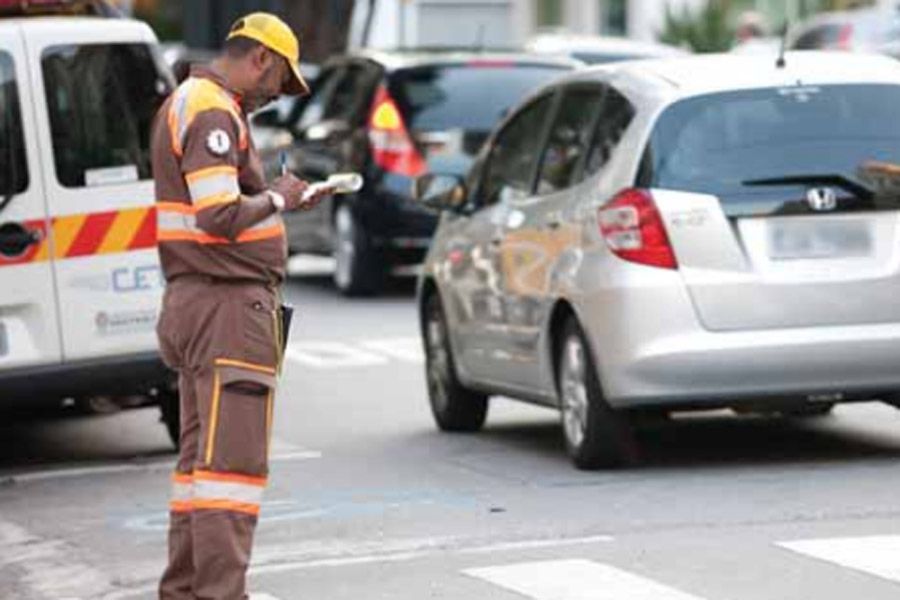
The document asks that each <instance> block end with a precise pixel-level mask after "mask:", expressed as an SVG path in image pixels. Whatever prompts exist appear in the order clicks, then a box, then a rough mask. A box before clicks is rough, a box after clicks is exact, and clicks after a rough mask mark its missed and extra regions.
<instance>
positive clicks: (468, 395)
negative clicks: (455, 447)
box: [424, 294, 488, 431]
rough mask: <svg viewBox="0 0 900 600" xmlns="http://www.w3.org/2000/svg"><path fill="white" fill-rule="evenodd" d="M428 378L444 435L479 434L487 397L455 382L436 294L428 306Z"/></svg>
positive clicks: (431, 396) (426, 345) (426, 320)
mask: <svg viewBox="0 0 900 600" xmlns="http://www.w3.org/2000/svg"><path fill="white" fill-rule="evenodd" d="M424 324H425V327H424V337H425V375H426V379H427V381H428V399H429V401H430V403H431V412H432V414H433V415H434V420H435V422H436V423H437V426H438V427H439V428H440V429H441V430H442V431H478V430H479V429H481V428H482V426H483V425H484V421H485V419H486V418H487V411H488V397H487V396H485V395H484V394H479V393H477V392H473V391H471V390H468V389H466V388H465V387H463V385H462V384H460V383H459V380H458V379H457V378H456V368H455V367H454V364H453V353H452V351H451V350H450V341H449V339H448V338H447V320H446V317H445V316H444V309H443V307H442V306H441V300H440V298H439V297H438V295H437V294H431V296H430V297H429V298H428V299H427V300H426V302H425V319H424Z"/></svg>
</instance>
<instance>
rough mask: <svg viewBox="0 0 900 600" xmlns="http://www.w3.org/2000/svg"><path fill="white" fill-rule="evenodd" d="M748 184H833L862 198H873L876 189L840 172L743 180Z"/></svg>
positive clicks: (761, 185) (743, 183) (743, 182)
mask: <svg viewBox="0 0 900 600" xmlns="http://www.w3.org/2000/svg"><path fill="white" fill-rule="evenodd" d="M741 184H742V185H746V186H760V187H763V186H775V185H832V186H834V187H838V188H841V189H842V190H846V191H848V192H850V193H851V194H853V195H854V196H855V197H857V198H859V199H860V200H872V199H874V198H875V191H874V190H872V189H870V188H867V187H866V186H865V185H863V184H861V183H860V182H858V181H855V180H853V179H850V178H849V177H847V176H845V175H838V174H824V175H823V174H815V173H814V174H808V175H787V176H785V177H769V178H765V179H748V180H746V181H742V182H741Z"/></svg>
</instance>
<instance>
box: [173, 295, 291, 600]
mask: <svg viewBox="0 0 900 600" xmlns="http://www.w3.org/2000/svg"><path fill="white" fill-rule="evenodd" d="M274 310H275V295H274V294H273V293H272V292H271V291H270V290H268V289H266V288H265V287H263V286H261V285H256V284H223V283H212V282H210V281H209V280H207V279H204V278H196V279H194V278H190V279H187V280H181V279H177V280H175V281H174V282H172V283H171V284H169V286H167V288H166V293H165V298H164V301H163V311H162V315H161V317H160V323H159V326H158V333H159V338H160V348H161V351H162V354H163V358H164V359H165V360H166V362H167V364H169V365H170V366H172V367H174V368H177V369H178V370H179V372H180V378H179V385H180V390H181V418H182V421H181V423H182V432H181V448H180V455H179V459H178V464H177V466H176V473H175V474H174V475H173V477H172V497H171V503H170V531H169V565H168V568H167V569H166V572H165V574H164V575H163V578H162V582H161V584H160V598H161V599H162V600H188V599H191V600H194V599H198V598H202V599H216V600H232V599H234V600H243V599H244V598H246V584H245V579H246V571H247V567H248V565H249V562H250V550H251V546H252V542H253V532H254V529H255V526H256V521H257V516H258V514H259V509H260V503H261V501H262V495H263V489H264V487H265V484H266V476H267V472H268V468H267V455H268V446H269V435H270V431H271V419H272V408H273V407H272V403H273V395H274V388H275V364H276V361H277V348H276V346H275V339H276V337H275V324H276V321H274V320H273V319H272V315H273V314H275V312H274Z"/></svg>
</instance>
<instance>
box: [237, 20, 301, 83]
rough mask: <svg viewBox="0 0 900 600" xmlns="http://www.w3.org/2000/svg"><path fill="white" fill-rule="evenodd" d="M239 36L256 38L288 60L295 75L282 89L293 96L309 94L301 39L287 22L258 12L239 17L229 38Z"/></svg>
mask: <svg viewBox="0 0 900 600" xmlns="http://www.w3.org/2000/svg"><path fill="white" fill-rule="evenodd" d="M238 36H242V37H247V38H250V39H252V40H256V41H257V42H259V43H260V44H262V45H263V46H265V47H266V48H268V49H269V50H272V51H273V52H275V53H276V54H279V55H281V56H283V57H284V58H285V60H287V62H288V64H289V65H290V67H291V71H293V73H294V76H293V77H292V78H291V80H290V82H289V83H288V84H287V85H285V87H284V89H283V90H282V91H283V92H284V93H285V94H289V95H291V96H300V95H304V96H305V95H306V94H309V86H308V85H307V84H306V80H305V79H303V75H301V74H300V41H299V40H298V39H297V36H296V35H294V32H293V31H291V28H290V27H289V26H288V24H287V23H285V22H284V21H282V20H281V19H279V18H278V17H276V16H275V15H272V14H269V13H264V12H257V13H252V14H249V15H247V16H246V17H243V18H241V19H238V20H237V21H236V22H235V24H234V25H232V26H231V32H230V33H229V34H228V39H229V40H230V39H231V38H235V37H238Z"/></svg>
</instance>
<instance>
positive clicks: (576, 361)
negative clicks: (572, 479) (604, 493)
mask: <svg viewBox="0 0 900 600" xmlns="http://www.w3.org/2000/svg"><path fill="white" fill-rule="evenodd" d="M559 339H560V343H559V344H558V350H557V351H558V357H557V390H558V393H559V402H560V408H561V412H562V425H563V435H564V437H565V441H566V450H567V452H568V453H569V457H570V458H571V459H572V462H573V463H574V464H575V466H576V467H578V468H579V469H584V470H593V469H600V468H615V467H623V466H627V465H631V464H634V463H635V462H637V455H638V452H637V442H636V441H635V438H634V433H633V431H632V427H631V423H630V422H629V419H628V416H627V415H625V414H624V413H622V412H619V411H615V410H613V409H612V408H611V407H610V406H609V404H608V403H607V402H606V399H605V398H604V397H603V391H602V390H601V387H600V382H599V378H598V376H597V369H596V368H595V367H594V361H593V359H592V358H591V353H590V351H589V349H588V345H587V342H586V340H585V337H584V334H583V332H582V331H581V328H580V327H579V326H578V323H577V322H576V321H575V320H574V319H570V320H569V321H567V322H566V324H565V326H564V327H563V330H562V334H561V337H560V338H559Z"/></svg>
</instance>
